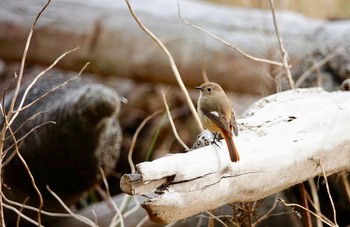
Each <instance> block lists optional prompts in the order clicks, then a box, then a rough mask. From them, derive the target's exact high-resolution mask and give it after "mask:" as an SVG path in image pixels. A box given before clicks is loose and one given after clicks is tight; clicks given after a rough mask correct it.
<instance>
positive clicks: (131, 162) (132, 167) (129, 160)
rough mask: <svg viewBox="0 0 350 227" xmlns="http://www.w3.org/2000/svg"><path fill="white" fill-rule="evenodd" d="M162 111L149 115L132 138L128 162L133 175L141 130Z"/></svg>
mask: <svg viewBox="0 0 350 227" xmlns="http://www.w3.org/2000/svg"><path fill="white" fill-rule="evenodd" d="M160 112H161V111H160V110H157V111H155V112H153V113H152V114H151V115H149V116H148V117H146V118H145V119H144V120H143V121H142V122H141V124H140V125H139V127H137V129H136V132H135V133H134V136H133V137H132V140H131V145H130V148H129V152H128V162H129V165H130V168H131V173H134V172H135V165H134V162H133V160H132V154H133V152H134V147H135V143H136V140H137V136H138V135H139V133H140V131H141V129H142V128H143V127H144V126H145V124H147V122H148V121H149V120H151V119H152V118H154V117H155V116H156V115H157V114H159V113H160Z"/></svg>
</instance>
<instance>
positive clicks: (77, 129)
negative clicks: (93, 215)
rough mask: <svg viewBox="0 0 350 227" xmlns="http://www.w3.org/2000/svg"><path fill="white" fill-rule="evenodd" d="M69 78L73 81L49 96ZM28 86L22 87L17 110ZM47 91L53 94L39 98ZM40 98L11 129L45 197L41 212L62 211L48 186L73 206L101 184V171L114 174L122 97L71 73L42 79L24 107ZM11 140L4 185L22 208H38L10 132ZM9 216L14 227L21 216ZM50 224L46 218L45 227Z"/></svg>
mask: <svg viewBox="0 0 350 227" xmlns="http://www.w3.org/2000/svg"><path fill="white" fill-rule="evenodd" d="M70 79H73V80H71V81H70V82H68V83H67V84H66V85H65V86H63V87H61V88H60V89H58V90H55V91H52V92H50V91H51V90H53V89H54V88H56V87H58V86H60V85H62V84H63V83H64V82H65V81H68V80H70ZM27 86H28V85H24V86H23V87H22V88H21V90H20V93H19V96H18V99H17V102H16V106H18V105H19V103H20V101H21V99H22V97H23V94H24V91H25V89H26V88H27ZM47 92H50V93H48V95H46V96H45V97H43V98H41V99H39V98H40V97H41V96H42V95H43V94H45V93H47ZM12 98H13V93H9V94H7V95H6V97H5V104H4V109H5V111H6V112H7V111H8V110H9V106H10V103H11V100H12ZM37 99H38V101H37V102H35V103H34V104H33V105H31V106H30V107H29V108H26V109H25V110H23V111H21V112H20V113H19V114H18V116H17V117H16V119H15V121H14V122H13V124H12V125H11V128H12V130H13V131H14V132H15V136H16V139H17V142H18V146H19V149H20V153H21V155H22V157H23V158H24V160H25V161H26V163H27V165H28V166H29V169H30V171H31V173H32V174H33V177H34V179H35V182H36V185H37V187H38V188H39V190H40V192H41V194H42V196H43V200H44V207H43V209H44V210H47V211H51V212H60V211H63V207H62V206H61V205H60V204H59V203H58V201H57V200H56V199H55V198H54V197H53V196H52V195H51V194H50V193H49V192H48V191H47V189H46V185H48V186H49V187H50V188H51V190H53V191H54V192H55V193H56V194H58V195H59V196H60V198H61V199H62V200H63V201H64V203H65V204H67V205H68V206H71V205H75V204H76V203H77V202H78V201H79V199H80V198H81V197H82V196H83V195H84V193H87V192H88V191H89V190H91V189H92V188H93V187H94V186H95V185H97V184H98V183H100V181H101V179H102V177H101V171H100V168H101V170H102V171H104V173H105V174H106V175H108V174H110V173H111V172H112V171H113V170H114V168H115V166H116V163H117V161H118V158H119V156H120V146H121V139H122V132H121V128H120V125H119V121H118V118H117V116H118V113H119V109H120V98H119V96H118V94H117V93H116V92H115V91H113V90H112V89H109V88H107V87H105V86H102V85H99V84H91V83H87V82H85V81H82V80H80V79H78V78H75V79H74V77H73V75H69V74H62V73H50V75H46V76H44V77H43V78H40V79H39V80H38V81H37V83H36V84H35V85H34V86H33V87H32V89H31V90H29V93H28V96H27V98H26V99H25V102H24V106H25V105H27V104H29V103H32V102H33V101H35V100H37ZM15 110H16V108H15ZM48 122H49V123H48ZM3 126H4V118H3V117H2V116H1V117H0V128H2V127H3ZM33 129H35V130H33ZM32 130H33V131H32ZM30 132H31V133H30ZM27 134H28V135H27ZM7 137H8V139H6V140H5V143H4V156H3V169H2V181H1V183H3V185H4V187H3V193H4V194H5V196H6V197H7V198H8V199H11V200H13V201H16V202H18V203H20V204H22V203H25V204H27V205H31V206H34V207H38V204H39V199H38V195H37V192H36V191H35V190H34V187H33V185H32V183H31V180H30V178H29V175H28V173H27V170H26V169H25V168H24V165H23V163H22V162H21V161H20V159H19V158H18V156H17V155H16V153H15V149H14V147H13V144H14V140H13V139H12V137H11V136H10V133H7V134H6V137H5V138H7ZM5 211H6V213H5V219H6V223H7V224H14V223H16V219H17V214H15V213H13V212H11V211H9V210H5ZM23 213H24V214H26V215H29V216H31V217H32V218H33V219H34V220H36V215H37V214H36V212H31V211H28V210H24V211H23ZM51 219H53V218H52V217H51V218H50V217H48V216H44V215H43V224H44V225H45V224H47V222H48V221H51ZM23 222H24V221H21V223H23Z"/></svg>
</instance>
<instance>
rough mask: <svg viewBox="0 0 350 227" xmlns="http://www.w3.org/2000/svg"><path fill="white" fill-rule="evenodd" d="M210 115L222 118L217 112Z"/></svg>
mask: <svg viewBox="0 0 350 227" xmlns="http://www.w3.org/2000/svg"><path fill="white" fill-rule="evenodd" d="M210 114H212V115H214V116H216V117H220V114H219V113H218V112H216V111H211V112H210Z"/></svg>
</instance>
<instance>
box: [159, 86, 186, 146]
mask: <svg viewBox="0 0 350 227" xmlns="http://www.w3.org/2000/svg"><path fill="white" fill-rule="evenodd" d="M162 96H163V102H164V106H165V110H166V112H167V115H168V119H169V122H170V125H171V128H172V130H173V133H174V135H175V137H176V139H177V141H178V142H179V143H180V144H181V145H182V146H183V147H184V148H185V150H189V147H188V146H187V145H186V144H185V143H184V141H182V139H181V138H180V136H179V134H178V133H177V130H176V126H175V124H174V121H173V118H172V117H171V113H170V110H169V106H168V103H167V101H166V97H165V93H164V92H163V91H162Z"/></svg>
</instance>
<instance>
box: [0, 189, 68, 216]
mask: <svg viewBox="0 0 350 227" xmlns="http://www.w3.org/2000/svg"><path fill="white" fill-rule="evenodd" d="M1 197H2V198H3V199H4V200H5V202H7V203H9V204H10V205H11V206H12V207H13V206H17V207H20V208H24V209H27V210H32V211H35V212H38V208H36V207H33V206H28V205H25V204H22V203H18V202H15V201H12V200H10V199H8V198H7V197H6V196H5V195H4V194H3V193H2V194H1ZM41 213H42V214H44V215H46V216H50V217H64V218H67V217H71V216H72V215H70V214H67V213H53V212H48V211H44V210H42V211H41Z"/></svg>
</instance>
